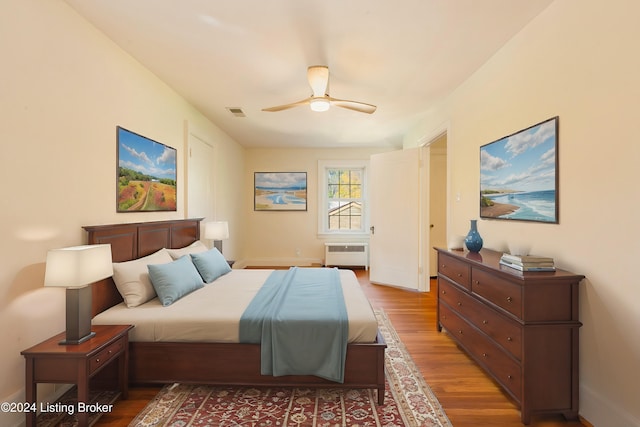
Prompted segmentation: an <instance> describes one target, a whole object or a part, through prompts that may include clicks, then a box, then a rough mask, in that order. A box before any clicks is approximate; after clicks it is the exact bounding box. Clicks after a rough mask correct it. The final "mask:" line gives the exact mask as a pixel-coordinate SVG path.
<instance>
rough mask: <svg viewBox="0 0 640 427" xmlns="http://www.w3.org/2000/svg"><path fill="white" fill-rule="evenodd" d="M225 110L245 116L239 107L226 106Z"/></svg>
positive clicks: (235, 114) (237, 115)
mask: <svg viewBox="0 0 640 427" xmlns="http://www.w3.org/2000/svg"><path fill="white" fill-rule="evenodd" d="M227 110H228V111H229V112H230V113H231V114H233V115H234V116H236V117H247V116H246V115H245V114H244V111H242V108H240V107H227Z"/></svg>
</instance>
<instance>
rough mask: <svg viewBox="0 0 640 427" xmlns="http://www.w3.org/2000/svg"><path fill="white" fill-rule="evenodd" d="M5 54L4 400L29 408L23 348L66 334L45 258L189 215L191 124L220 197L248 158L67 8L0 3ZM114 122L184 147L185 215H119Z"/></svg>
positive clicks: (60, 299)
mask: <svg viewBox="0 0 640 427" xmlns="http://www.w3.org/2000/svg"><path fill="white" fill-rule="evenodd" d="M0 54H1V57H2V71H1V73H0V74H1V76H2V77H1V78H0V145H1V147H2V150H1V152H0V179H1V182H3V183H4V186H5V187H4V188H5V190H4V192H3V195H4V200H3V202H2V209H1V210H0V235H1V236H2V242H1V243H0V260H1V261H0V336H1V337H2V340H3V342H2V346H1V348H0V378H2V380H1V381H0V401H2V402H6V401H23V399H24V372H25V371H24V360H23V358H22V356H20V351H21V350H24V349H26V348H27V347H29V346H31V345H34V344H36V343H38V342H39V341H41V340H43V339H45V338H48V337H49V336H51V335H53V334H55V333H58V332H60V331H62V330H64V309H65V303H64V290H62V289H45V288H43V278H44V269H45V265H44V260H45V257H46V253H47V250H49V249H52V248H59V247H65V246H70V245H77V244H82V243H84V242H85V240H84V239H85V236H84V234H83V232H82V230H81V226H82V225H90V224H104V223H118V222H129V221H150V220H162V219H174V218H183V217H184V212H185V208H184V203H183V202H184V196H185V187H184V178H185V174H184V170H185V169H184V167H183V164H184V148H183V147H184V141H185V140H184V134H185V121H186V122H188V123H193V124H194V125H197V126H198V127H199V128H200V129H201V130H202V131H203V132H204V133H205V134H206V136H207V139H208V140H209V141H212V142H214V143H215V144H216V145H217V147H218V148H219V150H218V151H219V152H220V154H221V155H222V156H224V157H225V165H224V167H225V169H223V171H224V174H222V173H221V174H220V175H219V176H218V178H219V179H218V181H219V183H220V187H221V188H225V187H227V186H229V185H233V183H237V182H238V181H240V180H242V179H243V175H242V171H243V170H244V165H243V161H244V153H243V149H242V148H241V147H239V146H238V145H237V144H235V143H234V142H233V141H232V140H231V139H229V137H228V136H226V135H225V134H224V133H222V132H221V131H219V130H218V129H217V128H215V126H213V125H211V123H209V122H207V121H206V120H205V119H203V117H202V116H201V115H200V114H199V113H198V112H197V111H196V110H195V109H194V108H193V107H191V106H190V105H189V104H188V103H187V102H186V101H185V100H184V99H182V98H181V97H179V96H178V95H177V94H176V93H175V92H174V91H172V90H171V89H170V88H169V87H167V86H166V85H165V84H164V83H162V82H161V81H160V80H158V79H157V78H156V77H155V76H154V75H152V74H151V73H149V72H148V71H147V70H146V69H144V68H143V67H142V66H141V65H140V64H139V63H137V62H135V61H134V60H133V59H132V58H131V57H129V56H128V55H126V54H125V53H123V52H122V51H121V50H120V49H118V48H117V47H116V46H115V45H114V44H113V43H112V42H111V41H109V40H108V39H107V38H106V37H104V36H103V35H102V34H101V33H99V32H98V31H97V30H96V29H95V28H93V27H91V26H90V25H89V24H88V23H86V22H85V21H84V20H82V19H81V18H79V17H78V16H77V14H76V13H75V12H73V11H72V10H71V9H70V8H69V7H68V6H66V4H65V3H63V2H61V1H39V0H3V1H2V2H0ZM116 125H122V126H124V127H126V128H128V129H131V130H134V131H136V132H139V133H141V134H143V135H145V136H148V137H150V138H153V139H155V140H157V141H161V142H163V143H166V144H168V145H170V146H173V147H175V148H177V150H178V166H179V169H178V181H179V185H178V193H179V198H180V200H179V203H178V211H177V212H171V213H137V214H116V212H115V176H116V158H115V157H116V145H115V144H116V141H115V137H116ZM217 202H218V203H220V204H221V206H224V207H221V209H220V210H221V211H222V212H221V213H222V214H227V213H228V214H229V215H239V214H240V208H239V206H240V203H241V201H240V200H236V198H235V194H233V192H228V191H221V192H219V200H217ZM220 210H218V211H219V212H220ZM237 234H241V233H240V232H238V233H236V235H237ZM231 246H233V245H231ZM52 392H53V386H45V387H42V388H41V395H47V394H51V393H52ZM20 422H24V416H23V415H22V414H8V413H0V425H3V426H11V425H17V424H18V423H20Z"/></svg>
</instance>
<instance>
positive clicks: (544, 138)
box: [480, 117, 559, 224]
mask: <svg viewBox="0 0 640 427" xmlns="http://www.w3.org/2000/svg"><path fill="white" fill-rule="evenodd" d="M480 217H481V218H491V219H504V220H517V221H534V222H546V223H554V224H557V223H558V222H559V221H558V117H553V118H550V119H548V120H545V121H543V122H541V123H538V124H536V125H533V126H530V127H528V128H526V129H523V130H521V131H518V132H516V133H514V134H511V135H509V136H505V137H504V138H501V139H499V140H497V141H494V142H491V143H489V144H486V145H483V146H482V147H480Z"/></svg>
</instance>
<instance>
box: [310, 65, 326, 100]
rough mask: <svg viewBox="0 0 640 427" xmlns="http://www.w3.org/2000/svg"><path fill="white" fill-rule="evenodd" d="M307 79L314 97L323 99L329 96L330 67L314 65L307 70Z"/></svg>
mask: <svg viewBox="0 0 640 427" xmlns="http://www.w3.org/2000/svg"><path fill="white" fill-rule="evenodd" d="M307 79H308V80H309V86H311V90H312V91H313V96H314V97H316V98H317V97H322V96H325V95H326V94H327V86H328V85H329V67H326V66H324V65H314V66H311V67H309V68H307Z"/></svg>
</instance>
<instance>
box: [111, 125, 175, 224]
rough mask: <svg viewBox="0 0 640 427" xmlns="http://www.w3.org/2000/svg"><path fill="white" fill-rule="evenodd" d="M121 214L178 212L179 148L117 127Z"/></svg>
mask: <svg viewBox="0 0 640 427" xmlns="http://www.w3.org/2000/svg"><path fill="white" fill-rule="evenodd" d="M116 129H117V147H118V148H117V159H118V167H117V171H118V172H117V182H116V189H117V198H116V207H117V212H150V211H175V210H176V207H177V205H176V200H177V198H176V177H177V174H176V169H177V164H176V149H175V148H172V147H169V146H168V145H164V144H161V143H159V142H156V141H154V140H152V139H149V138H147V137H144V136H142V135H139V134H137V133H135V132H131V131H130V130H127V129H125V128H122V127H120V126H118V127H117V128H116Z"/></svg>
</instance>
